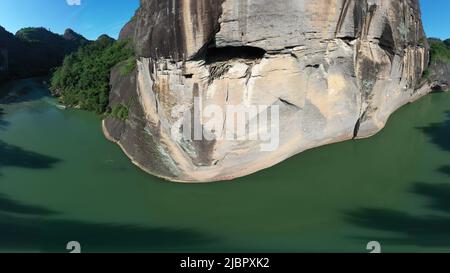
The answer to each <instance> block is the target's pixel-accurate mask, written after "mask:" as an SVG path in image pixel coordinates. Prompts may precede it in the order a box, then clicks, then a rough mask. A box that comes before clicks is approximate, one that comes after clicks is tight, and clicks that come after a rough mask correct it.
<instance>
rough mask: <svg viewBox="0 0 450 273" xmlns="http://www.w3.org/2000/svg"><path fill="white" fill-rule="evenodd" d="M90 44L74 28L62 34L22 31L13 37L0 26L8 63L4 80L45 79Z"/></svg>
mask: <svg viewBox="0 0 450 273" xmlns="http://www.w3.org/2000/svg"><path fill="white" fill-rule="evenodd" d="M87 43H89V41H88V40H87V39H85V38H84V37H83V36H81V35H79V34H77V33H75V32H74V31H73V30H71V29H68V30H66V32H65V33H64V35H59V34H56V33H53V32H51V31H49V30H47V29H45V28H23V29H21V30H19V31H18V32H17V33H16V34H15V35H14V34H12V33H10V32H8V31H6V30H5V29H4V28H3V27H0V51H2V52H3V53H4V54H2V55H5V56H6V59H7V60H8V61H7V64H6V65H7V67H8V71H7V75H4V77H5V79H9V80H14V79H22V78H29V77H36V76H46V75H48V74H49V72H50V70H51V69H53V68H55V67H57V66H60V65H61V64H62V61H63V59H64V56H66V55H67V54H70V53H72V52H74V51H75V50H77V49H78V48H79V47H80V46H81V45H84V44H87ZM3 59H5V58H3ZM3 62H4V60H3Z"/></svg>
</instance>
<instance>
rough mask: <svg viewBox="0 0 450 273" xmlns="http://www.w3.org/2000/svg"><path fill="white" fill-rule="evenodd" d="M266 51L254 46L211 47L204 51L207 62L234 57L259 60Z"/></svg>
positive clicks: (221, 60)
mask: <svg viewBox="0 0 450 273" xmlns="http://www.w3.org/2000/svg"><path fill="white" fill-rule="evenodd" d="M265 54H266V51H265V50H264V49H262V48H259V47H252V46H227V47H209V48H207V49H206V50H205V51H204V52H203V54H202V55H203V58H204V60H205V62H206V63H209V64H210V63H214V62H223V61H228V60H232V59H244V60H258V59H262V58H263V57H264V55H265Z"/></svg>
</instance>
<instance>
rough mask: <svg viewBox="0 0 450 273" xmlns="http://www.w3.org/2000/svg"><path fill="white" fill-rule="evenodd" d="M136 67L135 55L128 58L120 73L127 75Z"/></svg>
mask: <svg viewBox="0 0 450 273" xmlns="http://www.w3.org/2000/svg"><path fill="white" fill-rule="evenodd" d="M135 68H136V58H134V56H132V57H130V58H128V60H126V61H125V62H124V64H123V65H122V68H121V69H120V75H122V76H127V75H129V74H130V73H131V72H133V70H134V69H135Z"/></svg>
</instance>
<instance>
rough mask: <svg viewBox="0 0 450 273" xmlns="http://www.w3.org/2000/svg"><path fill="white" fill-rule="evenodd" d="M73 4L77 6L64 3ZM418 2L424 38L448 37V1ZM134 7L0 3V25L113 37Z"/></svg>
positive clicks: (125, 3)
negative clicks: (424, 32)
mask: <svg viewBox="0 0 450 273" xmlns="http://www.w3.org/2000/svg"><path fill="white" fill-rule="evenodd" d="M77 1H81V5H72V6H70V5H69V4H68V2H77ZM392 1H397V0H392ZM420 1H421V5H422V15H423V20H424V26H425V30H426V32H427V35H428V36H429V37H438V38H441V39H444V38H450V0H420ZM138 5H139V0H0V25H2V26H3V27H5V28H6V29H7V30H9V31H10V32H13V33H15V32H16V31H17V30H19V29H20V28H22V27H27V26H33V27H37V26H43V27H45V28H49V29H50V30H52V31H54V32H57V33H63V32H64V30H65V29H66V28H69V27H70V28H72V29H74V30H75V31H77V32H79V33H81V34H83V35H84V36H85V37H87V38H89V39H96V38H97V37H98V36H100V35H101V34H104V33H106V34H108V35H110V36H112V37H114V38H117V35H118V33H119V31H120V29H121V28H122V26H123V25H124V24H125V23H126V22H127V21H128V20H129V19H130V18H131V16H132V15H133V14H134V11H135V10H136V8H137V7H138Z"/></svg>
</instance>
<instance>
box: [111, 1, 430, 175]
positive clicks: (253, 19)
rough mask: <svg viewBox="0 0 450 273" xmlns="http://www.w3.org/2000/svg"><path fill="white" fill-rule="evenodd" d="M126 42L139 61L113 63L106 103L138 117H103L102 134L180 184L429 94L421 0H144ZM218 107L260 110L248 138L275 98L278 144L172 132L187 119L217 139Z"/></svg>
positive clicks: (360, 131)
mask: <svg viewBox="0 0 450 273" xmlns="http://www.w3.org/2000/svg"><path fill="white" fill-rule="evenodd" d="M121 38H122V39H132V40H133V41H134V42H135V45H136V51H137V54H138V60H137V69H136V71H135V72H133V74H131V75H128V76H122V75H120V73H119V72H118V71H113V73H112V87H113V90H112V93H111V98H110V101H111V105H112V106H113V105H117V104H119V103H121V104H125V105H128V107H129V112H130V114H129V118H128V120H127V121H119V120H115V119H106V120H105V121H104V132H105V134H106V135H107V137H108V138H109V139H111V140H113V141H115V142H117V143H118V144H119V145H120V146H121V147H122V149H123V150H124V151H125V152H126V153H127V155H128V156H129V157H130V158H131V159H132V160H133V162H134V163H135V164H137V165H138V166H140V167H141V168H142V169H144V170H146V171H148V172H150V173H152V174H154V175H157V176H160V177H164V178H166V179H169V180H172V181H185V182H206V181H219V180H229V179H233V178H236V177H240V176H244V175H248V174H251V173H253V172H256V171H258V170H261V169H264V168H267V167H270V166H273V165H274V164H277V163H279V162H281V161H283V160H285V159H287V158H289V157H291V156H293V155H295V154H298V153H300V152H302V151H305V150H307V149H311V148H314V147H317V146H321V145H325V144H329V143H334V142H339V141H344V140H349V139H354V138H364V137H369V136H372V135H373V134H375V133H377V132H379V131H380V130H381V129H382V128H383V127H384V126H385V124H386V122H387V120H388V118H389V116H390V115H391V114H392V113H393V112H394V111H395V110H397V109H398V108H399V107H401V106H402V105H404V104H406V103H408V102H411V101H414V100H415V99H417V98H419V97H420V96H422V95H424V94H426V93H427V92H428V89H426V88H422V89H419V87H420V86H419V85H420V82H421V76H422V73H423V71H424V70H425V69H426V67H427V64H428V44H427V41H426V38H425V35H424V32H423V28H422V22H421V17H420V8H419V4H418V1H417V0H314V1H313V0H285V1H269V0H220V1H219V0H164V1H157V0H141V7H140V9H139V10H138V11H137V13H136V15H135V16H134V18H133V19H132V21H131V22H130V23H128V24H127V25H126V27H125V28H124V29H123V31H122V34H121ZM116 70H117V69H116ZM196 97H199V98H200V99H199V100H200V102H201V103H200V104H199V105H200V110H198V109H197V108H198V107H197V108H196V107H195V106H196ZM211 105H214V106H217V107H219V108H220V109H223V110H224V112H225V113H226V110H225V109H226V108H227V106H230V105H231V106H236V105H237V106H247V107H250V106H258V108H257V109H258V110H257V112H256V113H252V114H250V118H249V119H248V122H247V123H246V124H245V128H246V129H247V133H248V135H250V136H254V135H259V134H261V131H262V130H263V131H267V129H268V128H265V127H264V126H262V127H254V126H251V124H252V123H251V122H252V121H253V120H261V119H262V118H264V117H266V116H270V112H272V111H273V109H274V108H273V107H272V106H277V107H278V108H277V109H278V111H279V121H280V124H279V134H278V135H277V136H279V138H278V143H279V145H278V146H277V148H276V149H273V150H263V149H261V146H262V144H264V143H265V142H264V140H262V139H258V138H242V139H240V138H237V139H235V140H230V139H228V138H226V139H225V138H221V137H216V138H215V139H208V140H206V139H196V140H190V139H186V138H183V137H179V135H178V137H174V132H179V133H180V134H181V133H182V132H183V131H184V130H185V129H186V124H189V122H191V123H198V124H200V125H201V128H202V130H203V131H204V132H209V133H213V134H214V133H215V134H216V136H217V135H218V134H217V131H216V129H217V128H216V127H215V126H214V122H211V117H209V118H208V117H203V118H202V115H201V114H200V115H196V113H197V111H199V112H202V110H204V109H205V108H206V107H208V106H211ZM174 109H178V110H179V109H184V110H183V111H184V112H183V111H181V112H182V113H181V114H180V111H174ZM174 112H175V114H174ZM187 112H188V113H191V114H192V115H191V118H192V116H193V117H194V118H193V119H194V120H193V121H189V122H187V121H186V120H183V119H186V118H185V115H182V114H185V113H187ZM272 117H273V116H272ZM234 119H236V117H235V116H234V115H233V116H230V115H226V114H225V115H224V116H222V117H220V118H219V121H220V120H221V121H222V123H223V124H226V123H227V122H230V121H231V124H232V123H233V122H236V121H235V120H234ZM183 124H184V125H183ZM274 125H276V124H275V123H272V122H271V123H270V125H268V127H269V129H270V128H271V127H273V126H274ZM272 129H275V128H272ZM225 131H226V130H225ZM234 133H236V132H234ZM221 134H222V135H224V134H226V132H221ZM175 135H177V134H176V133H175ZM265 141H266V142H267V140H265Z"/></svg>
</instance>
